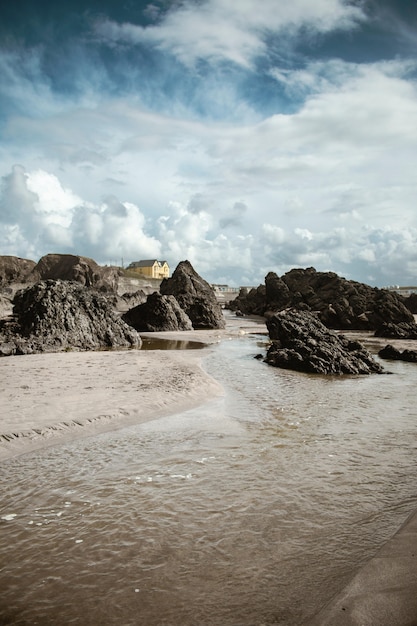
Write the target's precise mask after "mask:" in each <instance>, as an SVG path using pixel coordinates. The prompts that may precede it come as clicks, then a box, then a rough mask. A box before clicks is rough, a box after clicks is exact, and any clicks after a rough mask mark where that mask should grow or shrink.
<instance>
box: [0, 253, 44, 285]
mask: <svg viewBox="0 0 417 626" xmlns="http://www.w3.org/2000/svg"><path fill="white" fill-rule="evenodd" d="M35 265H36V263H35V261H29V260H28V259H21V258H19V257H17V256H0V287H2V288H4V287H6V286H8V285H10V284H11V283H23V282H25V278H26V276H27V275H28V274H29V273H30V272H31V271H32V270H33V268H34V267H35Z"/></svg>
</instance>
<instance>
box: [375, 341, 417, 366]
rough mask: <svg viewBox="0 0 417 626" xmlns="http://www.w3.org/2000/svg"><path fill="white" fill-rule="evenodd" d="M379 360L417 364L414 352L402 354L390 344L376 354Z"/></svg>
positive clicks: (404, 351)
mask: <svg viewBox="0 0 417 626" xmlns="http://www.w3.org/2000/svg"><path fill="white" fill-rule="evenodd" d="M378 355H379V356H380V357H381V359H389V360H391V361H408V362H409V363H417V351H416V350H403V351H402V352H401V351H400V350H398V349H397V348H394V346H392V345H391V344H388V345H387V346H385V348H382V350H380V351H379V352H378Z"/></svg>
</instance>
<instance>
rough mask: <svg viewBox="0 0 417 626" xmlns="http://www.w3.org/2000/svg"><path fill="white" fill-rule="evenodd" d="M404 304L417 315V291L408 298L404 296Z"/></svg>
mask: <svg viewBox="0 0 417 626" xmlns="http://www.w3.org/2000/svg"><path fill="white" fill-rule="evenodd" d="M404 304H405V306H406V307H407V309H409V310H410V311H411V313H413V314H414V315H416V313H417V293H412V294H410V295H409V296H408V298H404Z"/></svg>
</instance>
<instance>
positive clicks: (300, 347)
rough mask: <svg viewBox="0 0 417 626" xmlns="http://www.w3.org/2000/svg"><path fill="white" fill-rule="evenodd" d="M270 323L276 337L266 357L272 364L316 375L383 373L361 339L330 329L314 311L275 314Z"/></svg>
mask: <svg viewBox="0 0 417 626" xmlns="http://www.w3.org/2000/svg"><path fill="white" fill-rule="evenodd" d="M266 324H267V328H268V332H269V337H270V339H271V340H272V343H271V345H270V347H269V349H268V352H267V355H266V357H265V362H266V363H268V364H269V365H273V366H275V367H281V368H284V369H292V370H297V371H302V372H309V373H315V374H334V375H339V374H371V373H378V374H380V373H382V372H383V368H382V367H381V366H380V365H379V363H377V362H376V361H375V360H374V359H373V358H372V356H371V354H370V353H369V352H368V351H367V350H365V348H364V347H363V346H362V345H361V344H360V343H359V342H357V341H350V340H349V339H347V338H345V337H344V336H342V335H339V334H337V333H336V332H335V331H334V330H332V329H329V328H327V327H326V326H325V325H324V324H323V323H322V322H320V320H319V319H318V317H317V315H315V314H313V313H311V312H307V311H295V310H289V311H288V310H287V311H285V312H279V313H275V314H273V315H271V316H270V317H269V318H268V319H267V321H266Z"/></svg>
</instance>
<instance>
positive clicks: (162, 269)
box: [126, 259, 169, 280]
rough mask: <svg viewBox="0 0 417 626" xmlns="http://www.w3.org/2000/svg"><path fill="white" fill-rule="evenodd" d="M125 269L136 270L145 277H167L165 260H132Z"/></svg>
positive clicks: (167, 266)
mask: <svg viewBox="0 0 417 626" xmlns="http://www.w3.org/2000/svg"><path fill="white" fill-rule="evenodd" d="M126 269H128V270H130V271H133V272H136V273H137V274H138V275H139V276H144V277H146V278H158V279H160V280H162V279H163V278H169V265H168V263H167V262H166V261H158V260H157V259H149V260H146V261H133V263H131V264H130V265H129V266H128V267H127V268H126Z"/></svg>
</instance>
